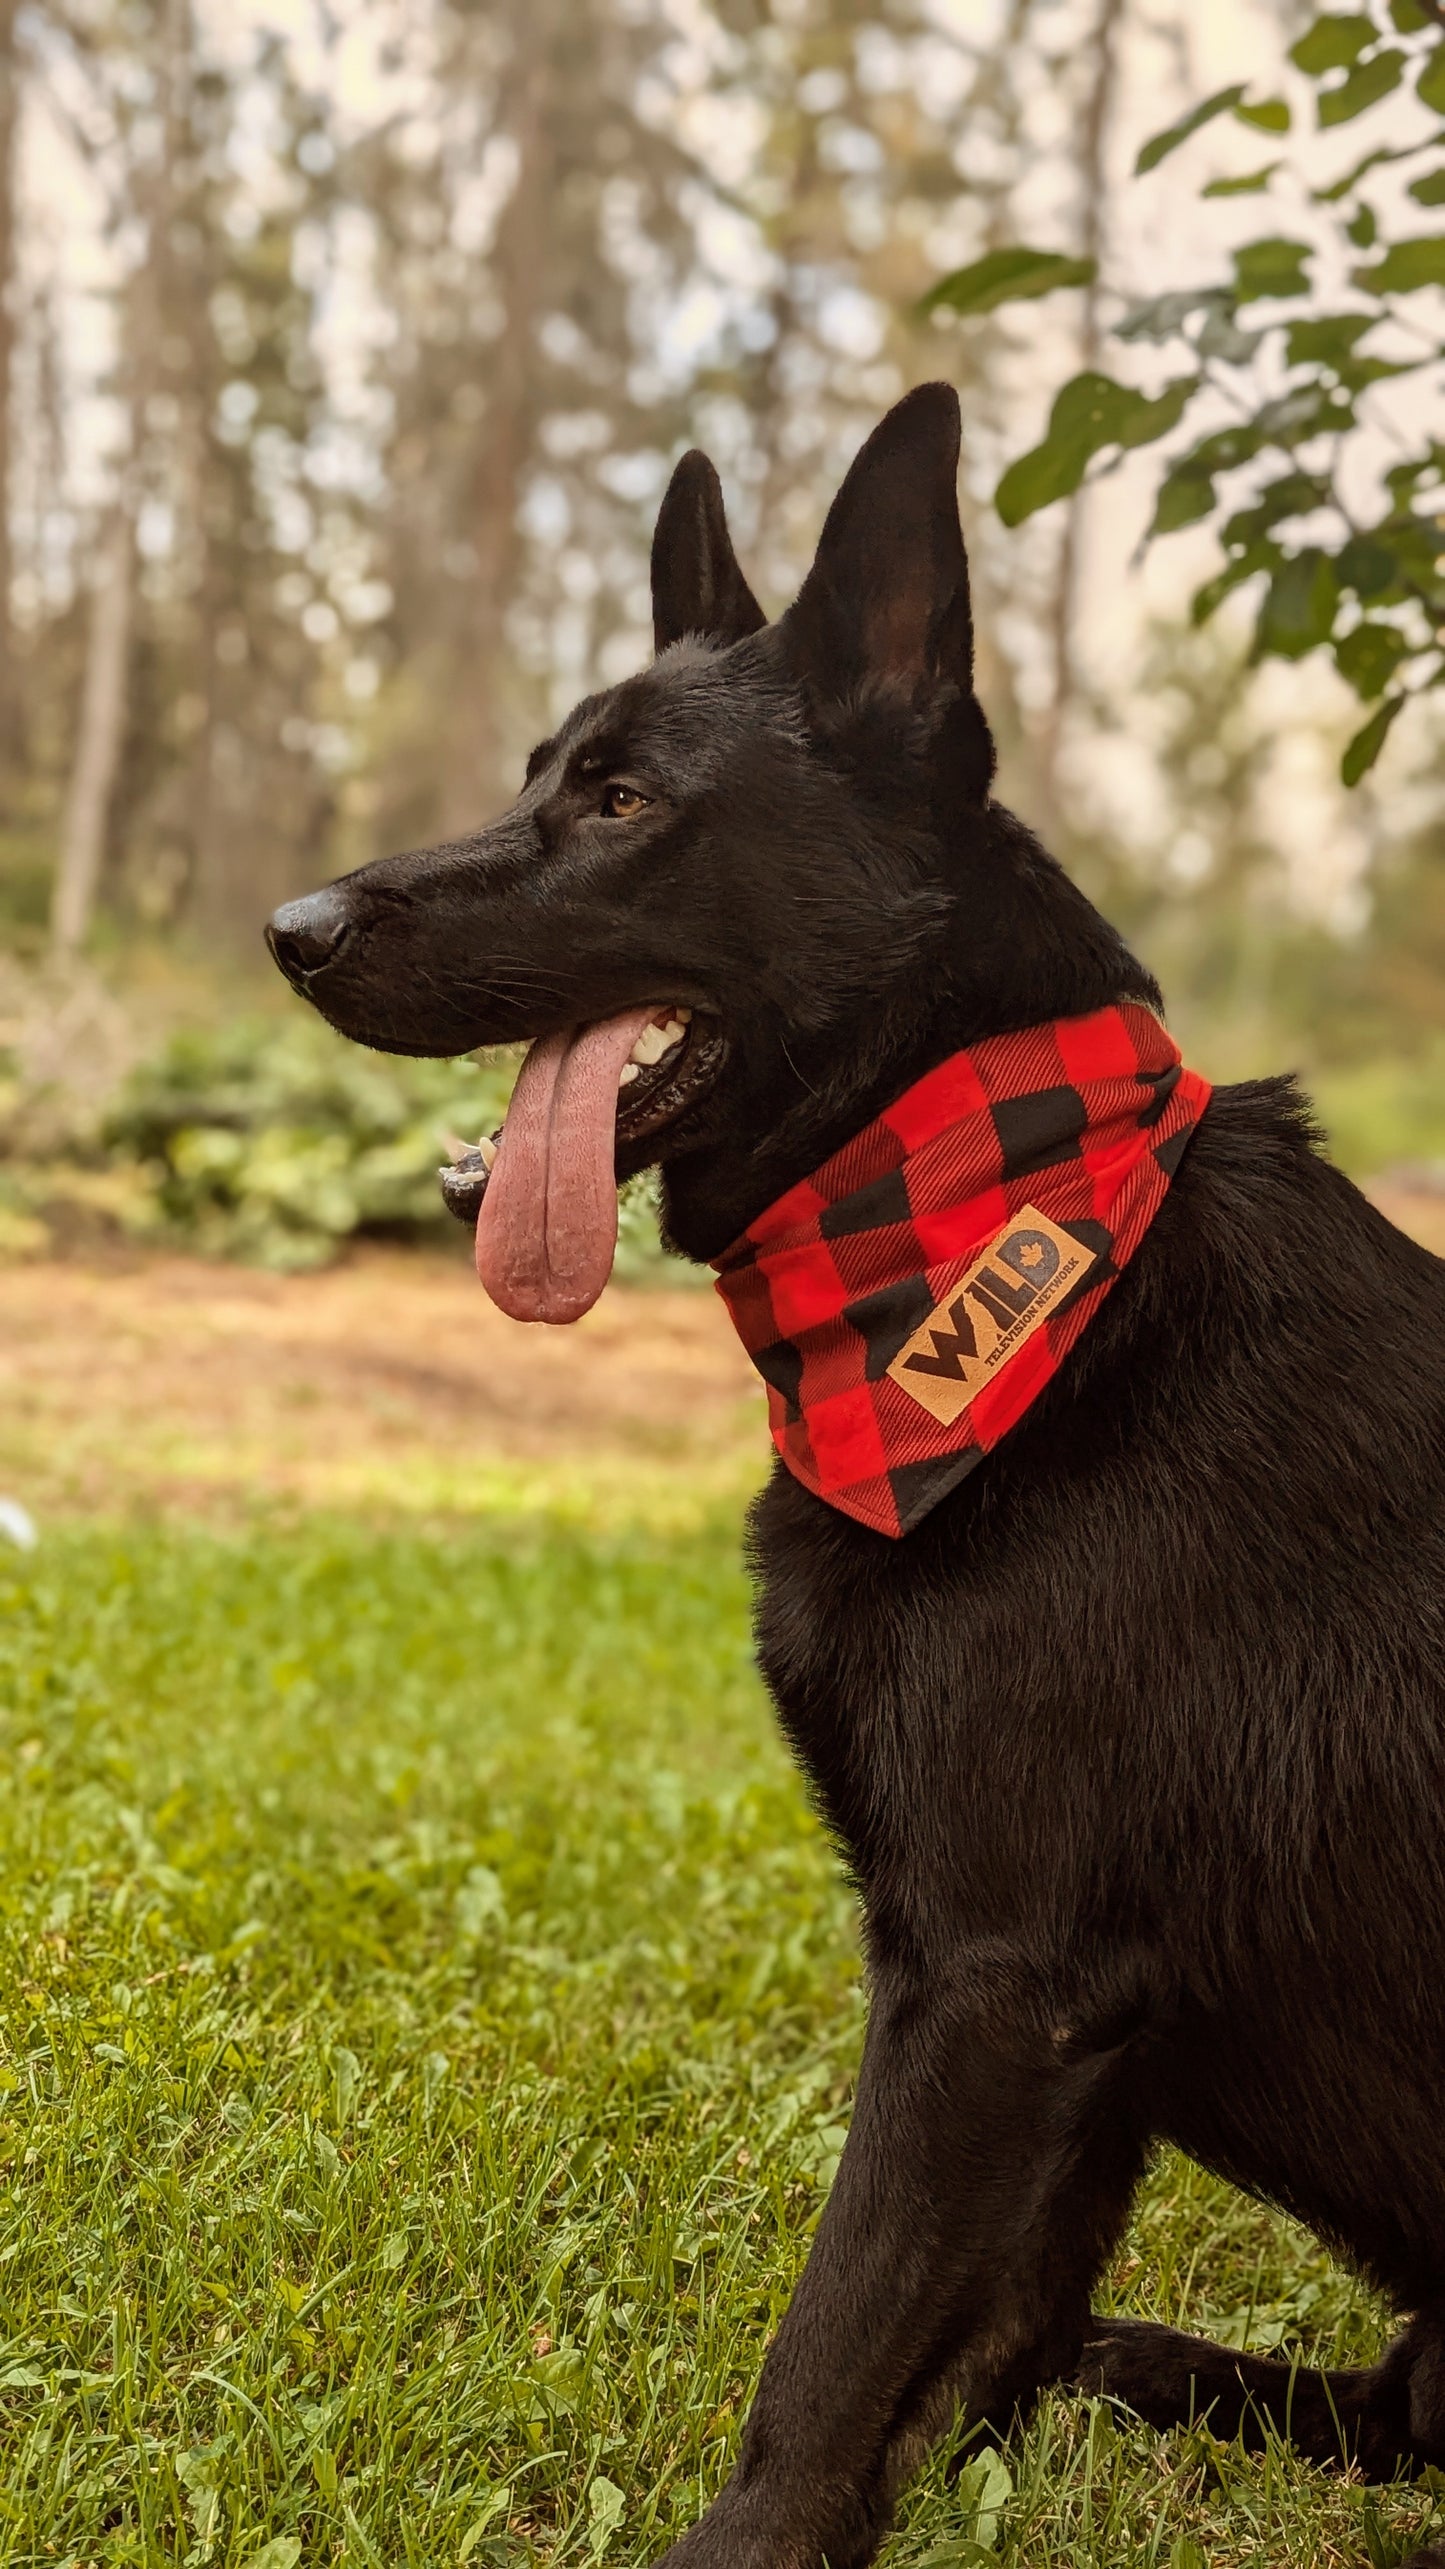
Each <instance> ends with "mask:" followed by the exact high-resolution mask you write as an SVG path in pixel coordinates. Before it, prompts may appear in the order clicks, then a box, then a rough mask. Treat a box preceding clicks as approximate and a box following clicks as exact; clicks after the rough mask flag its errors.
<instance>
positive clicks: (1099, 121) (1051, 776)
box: [1044, 0, 1128, 808]
mask: <svg viewBox="0 0 1445 2569" xmlns="http://www.w3.org/2000/svg"><path fill="white" fill-rule="evenodd" d="M1127 8H1128V0H1100V8H1099V15H1098V19H1097V21H1096V24H1095V28H1094V67H1093V78H1092V80H1091V82H1090V84H1089V95H1088V100H1087V102H1086V105H1085V109H1084V122H1083V131H1082V133H1081V135H1080V149H1079V182H1080V187H1081V191H1082V195H1083V209H1082V210H1083V221H1082V223H1081V226H1080V240H1079V248H1080V252H1081V254H1082V256H1083V257H1084V258H1086V259H1092V260H1093V261H1094V265H1095V281H1094V283H1093V284H1092V285H1088V286H1086V287H1085V289H1084V312H1083V322H1082V326H1081V328H1080V332H1079V364H1080V367H1081V369H1082V370H1083V371H1084V372H1086V373H1092V372H1093V371H1095V370H1096V369H1097V367H1098V363H1099V358H1100V354H1101V347H1100V331H1099V287H1098V277H1097V270H1098V265H1099V261H1100V259H1101V258H1102V256H1103V253H1104V250H1105V247H1106V243H1105V237H1104V234H1105V212H1106V208H1107V203H1108V189H1109V174H1108V169H1107V166H1106V156H1107V152H1108V142H1109V123H1110V118H1111V116H1112V113H1113V107H1114V93H1115V90H1116V88H1117V86H1118V78H1119V36H1120V31H1121V29H1122V27H1123V23H1124V16H1125V12H1126V10H1127ZM1087 505H1088V501H1087V497H1086V494H1085V493H1084V492H1083V491H1082V490H1079V491H1075V493H1074V495H1073V497H1072V499H1071V500H1070V501H1069V503H1068V507H1067V512H1066V515H1065V518H1064V527H1063V534H1062V536H1061V538H1060V543H1059V558H1058V564H1057V568H1056V572H1055V580H1054V611H1053V662H1054V668H1053V680H1054V683H1053V701H1052V704H1051V705H1050V708H1049V716H1048V723H1047V728H1046V733H1045V740H1044V768H1045V776H1046V780H1047V787H1048V793H1049V798H1050V801H1051V802H1052V803H1053V804H1054V806H1055V807H1056V808H1057V806H1058V803H1059V777H1058V762H1059V755H1060V751H1061V749H1062V746H1063V726H1064V721H1065V718H1066V716H1067V713H1068V709H1069V705H1070V703H1071V702H1072V700H1073V697H1074V695H1075V694H1076V692H1077V685H1078V673H1077V671H1076V669H1075V666H1074V620H1075V614H1076V610H1077V606H1078V590H1079V570H1080V560H1081V553H1082V544H1083V513H1084V510H1085V508H1086V507H1087Z"/></svg>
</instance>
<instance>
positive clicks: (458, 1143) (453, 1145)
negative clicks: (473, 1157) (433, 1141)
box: [442, 1133, 472, 1168]
mask: <svg viewBox="0 0 1445 2569" xmlns="http://www.w3.org/2000/svg"><path fill="white" fill-rule="evenodd" d="M442 1141H443V1142H444V1144H445V1146H446V1148H447V1149H448V1150H449V1151H450V1153H451V1158H450V1160H449V1161H448V1163H447V1165H448V1167H449V1168H456V1167H457V1166H458V1165H459V1164H460V1162H461V1161H462V1160H464V1159H465V1157H466V1155H467V1153H468V1151H469V1150H470V1149H471V1147H472V1146H471V1143H470V1142H464V1141H463V1140H462V1137H461V1135H460V1133H443V1135H442Z"/></svg>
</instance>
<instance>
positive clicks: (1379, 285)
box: [1350, 232, 1445, 294]
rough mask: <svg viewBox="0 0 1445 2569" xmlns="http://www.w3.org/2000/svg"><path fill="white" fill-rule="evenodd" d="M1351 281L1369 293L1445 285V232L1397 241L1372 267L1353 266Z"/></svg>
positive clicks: (1392, 292)
mask: <svg viewBox="0 0 1445 2569" xmlns="http://www.w3.org/2000/svg"><path fill="white" fill-rule="evenodd" d="M1350 283H1351V284H1352V285H1358V286H1363V287H1364V288H1365V289H1366V291H1367V292H1368V293H1370V294H1414V293H1415V292H1416V291H1417V289H1418V288H1419V287H1421V286H1426V285H1445V233H1441V232H1426V233H1422V234H1420V235H1418V236H1417V238H1416V239H1414V240H1412V241H1396V242H1395V243H1394V244H1393V245H1392V247H1391V248H1390V249H1388V250H1387V251H1386V252H1385V255H1384V257H1383V258H1382V259H1377V260H1376V261H1375V264H1374V266H1373V267H1372V268H1351V270H1350Z"/></svg>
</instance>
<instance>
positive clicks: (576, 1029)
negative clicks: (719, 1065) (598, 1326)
mask: <svg viewBox="0 0 1445 2569" xmlns="http://www.w3.org/2000/svg"><path fill="white" fill-rule="evenodd" d="M656 1013H657V1012H656V1010H655V1009H653V1008H629V1009H627V1010H626V1011H625V1012H624V1014H623V1015H622V1016H620V1017H604V1018H603V1019H602V1021H601V1023H600V1024H598V1025H595V1026H570V1027H567V1028H565V1029H564V1031H563V1032H562V1033H561V1034H560V1035H544V1036H543V1037H542V1039H541V1041H540V1042H539V1043H535V1044H534V1045H533V1046H532V1049H531V1051H530V1052H529V1053H528V1055H527V1058H526V1060H525V1061H524V1062H523V1064H522V1068H521V1071H520V1073H519V1074H518V1078H517V1085H516V1087H515V1088H514V1089H513V1091H512V1102H511V1105H510V1106H509V1107H508V1109H507V1120H506V1122H505V1124H504V1125H503V1126H502V1131H501V1137H500V1139H499V1141H498V1143H497V1157H496V1162H495V1165H494V1167H493V1169H492V1174H491V1176H490V1177H489V1178H488V1180H487V1191H486V1193H485V1195H484V1196H483V1198H482V1210H481V1215H480V1218H479V1220H478V1223H477V1273H478V1275H479V1276H480V1277H481V1280H482V1282H483V1284H484V1285H485V1286H486V1289H487V1291H488V1293H489V1294H490V1295H491V1297H492V1300H493V1302H495V1303H496V1304H498V1305H499V1307H500V1308H501V1309H502V1310H503V1311H506V1312H510V1314H511V1316H512V1318H513V1319H514V1320H550V1321H552V1322H554V1323H557V1322H561V1321H564V1320H580V1319H581V1317H582V1314H583V1312H584V1311H590V1310H591V1308H592V1305H593V1304H594V1302H595V1301H596V1300H597V1297H598V1295H599V1293H600V1292H601V1291H602V1288H603V1286H604V1285H605V1284H606V1282H607V1279H608V1277H609V1276H610V1275H611V1273H612V1261H613V1258H614V1256H615V1254H616V1250H617V1179H616V1175H615V1161H616V1149H617V1143H616V1134H617V1079H618V1074H619V1072H620V1071H621V1069H622V1065H623V1063H624V1062H625V1061H626V1059H627V1057H628V1054H629V1053H630V1052H631V1050H632V1047H633V1045H634V1044H635V1043H636V1041H637V1038H638V1036H639V1035H640V1034H641V1032H642V1029H643V1027H644V1026H646V1025H650V1024H651V1022H652V1019H653V1017H654V1016H655V1015H656Z"/></svg>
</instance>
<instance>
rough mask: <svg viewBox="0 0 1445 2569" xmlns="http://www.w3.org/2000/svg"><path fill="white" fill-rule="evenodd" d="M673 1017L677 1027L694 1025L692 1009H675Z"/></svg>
mask: <svg viewBox="0 0 1445 2569" xmlns="http://www.w3.org/2000/svg"><path fill="white" fill-rule="evenodd" d="M672 1016H673V1023H674V1024H675V1025H678V1026H690V1025H691V1024H692V1010H691V1009H690V1008H674V1010H673V1012H672Z"/></svg>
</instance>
